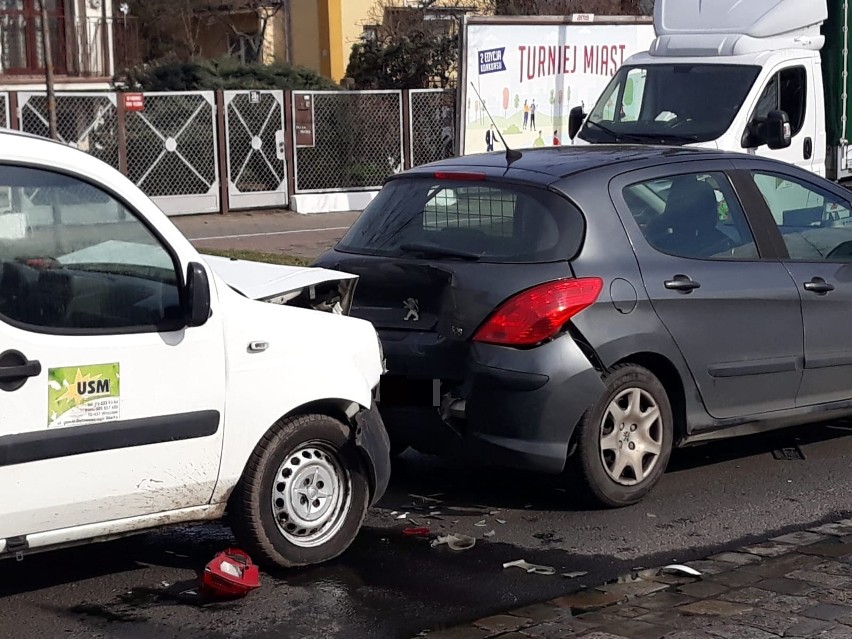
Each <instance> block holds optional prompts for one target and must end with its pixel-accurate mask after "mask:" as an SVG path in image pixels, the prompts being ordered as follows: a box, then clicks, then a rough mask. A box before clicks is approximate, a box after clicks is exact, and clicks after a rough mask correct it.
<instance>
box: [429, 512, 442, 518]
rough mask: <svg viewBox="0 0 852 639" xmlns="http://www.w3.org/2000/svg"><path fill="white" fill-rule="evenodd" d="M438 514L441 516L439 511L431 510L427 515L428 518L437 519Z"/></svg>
mask: <svg viewBox="0 0 852 639" xmlns="http://www.w3.org/2000/svg"><path fill="white" fill-rule="evenodd" d="M440 514H441V511H440V510H433V511H432V512H430V513H429V516H430V517H437V516H438V515H440Z"/></svg>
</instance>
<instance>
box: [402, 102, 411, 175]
mask: <svg viewBox="0 0 852 639" xmlns="http://www.w3.org/2000/svg"><path fill="white" fill-rule="evenodd" d="M401 99H402V149H403V158H402V162H403V168H405V169H410V168H411V165H412V164H413V163H414V149H413V147H412V144H413V141H412V139H411V91H409V90H408V89H403V90H402V98H401Z"/></svg>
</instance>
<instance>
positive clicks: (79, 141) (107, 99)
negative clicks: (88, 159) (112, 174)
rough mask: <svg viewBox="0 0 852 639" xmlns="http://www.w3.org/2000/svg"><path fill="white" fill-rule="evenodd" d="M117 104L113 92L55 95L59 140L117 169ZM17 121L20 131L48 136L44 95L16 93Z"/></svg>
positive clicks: (48, 127)
mask: <svg viewBox="0 0 852 639" xmlns="http://www.w3.org/2000/svg"><path fill="white" fill-rule="evenodd" d="M116 104H117V98H116V95H115V94H114V93H58V94H57V95H56V126H57V129H58V134H59V140H60V141H62V142H64V143H65V144H68V145H70V146H73V147H75V148H77V149H80V150H81V151H85V152H86V153H89V154H91V155H94V156H95V157H96V158H98V159H99V160H102V161H104V162H106V163H107V164H109V165H111V166H113V167H115V168H118V135H117V133H118V131H117V110H116ZM18 122H19V123H20V124H19V125H20V128H21V130H22V131H26V132H27V133H32V134H34V135H40V136H43V137H50V126H49V124H48V114H47V96H46V95H44V94H43V93H19V94H18Z"/></svg>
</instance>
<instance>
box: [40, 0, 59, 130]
mask: <svg viewBox="0 0 852 639" xmlns="http://www.w3.org/2000/svg"><path fill="white" fill-rule="evenodd" d="M39 5H40V7H41V47H42V49H41V50H42V56H43V57H44V75H45V82H46V84H47V121H48V125H49V127H50V137H51V138H53V139H54V140H58V139H59V131H58V130H57V127H56V91H55V88H54V83H53V47H52V44H51V42H50V24H49V23H48V15H47V3H46V0H39Z"/></svg>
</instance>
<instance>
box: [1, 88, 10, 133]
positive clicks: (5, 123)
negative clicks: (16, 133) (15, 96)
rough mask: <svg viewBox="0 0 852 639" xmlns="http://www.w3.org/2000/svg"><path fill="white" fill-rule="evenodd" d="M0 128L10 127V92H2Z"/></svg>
mask: <svg viewBox="0 0 852 639" xmlns="http://www.w3.org/2000/svg"><path fill="white" fill-rule="evenodd" d="M0 128H3V129H8V128H9V94H8V93H0Z"/></svg>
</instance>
